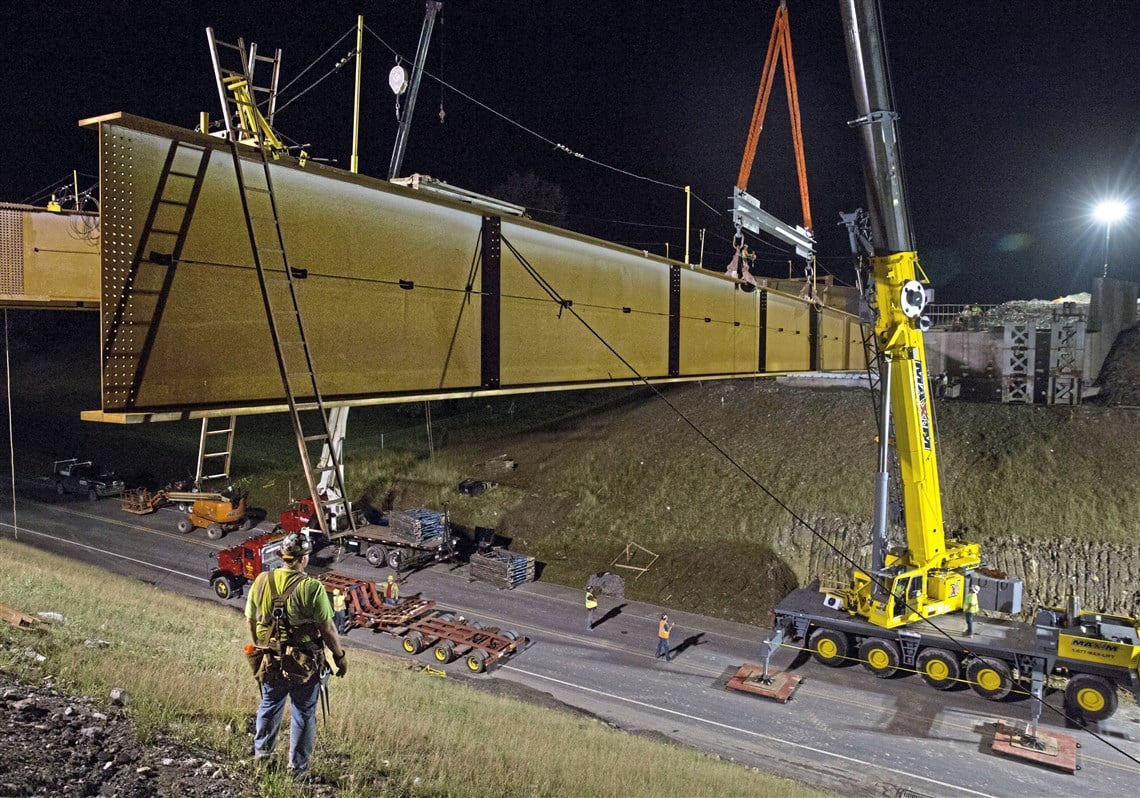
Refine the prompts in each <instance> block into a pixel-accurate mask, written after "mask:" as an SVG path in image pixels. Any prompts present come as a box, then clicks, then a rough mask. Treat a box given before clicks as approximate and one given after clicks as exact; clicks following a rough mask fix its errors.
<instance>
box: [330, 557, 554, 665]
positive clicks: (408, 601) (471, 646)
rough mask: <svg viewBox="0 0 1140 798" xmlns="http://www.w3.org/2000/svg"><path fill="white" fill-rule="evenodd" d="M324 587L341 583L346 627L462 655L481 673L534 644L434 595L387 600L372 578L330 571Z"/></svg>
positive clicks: (442, 657)
mask: <svg viewBox="0 0 1140 798" xmlns="http://www.w3.org/2000/svg"><path fill="white" fill-rule="evenodd" d="M320 580H321V582H322V583H324V586H325V590H326V591H327V592H328V593H330V594H331V593H332V591H333V590H336V589H339V590H340V591H341V592H342V593H343V594H344V596H345V604H346V607H347V610H346V612H347V617H346V621H345V627H346V628H347V629H355V628H368V629H371V630H372V631H373V632H378V633H386V634H390V635H392V636H393V637H397V638H400V640H401V646H402V647H403V649H404V651H406V652H408V653H409V654H413V655H415V654H419V653H420V652H421V651H424V650H426V649H428V648H431V649H432V656H433V657H434V658H435V659H436V661H437V662H441V663H448V662H451V661H452V660H454V659H458V658H460V657H462V658H463V659H464V661H465V663H466V665H467V669H468V670H470V671H472V672H473V673H482V672H483V671H485V670H486V669H487V668H489V667H491V666H493V665H495V664H496V663H498V662H500V661H502V660H505V659H508V658H509V657H512V656H513V655H515V654H516V653H518V652H519V651H521V650H522V649H523V648H526V647H528V646H529V645H530V642H531V641H530V640H529V639H528V638H526V637H523V636H522V635H520V634H519V633H518V632H516V631H514V630H510V629H508V630H505V631H504V630H502V629H499V628H498V627H492V626H485V625H484V624H482V623H480V622H478V621H468V620H467V619H465V618H463V617H462V616H458V615H455V614H453V613H449V612H443V611H441V610H438V609H436V606H435V601H433V600H431V599H425V598H422V597H420V596H419V595H418V594H417V595H413V596H408V597H406V598H403V599H401V600H400V601H399V603H397V604H385V603H384V599H383V597H382V596H381V594H380V591H379V590H377V589H376V585H375V583H373V582H369V581H366V580H361V579H356V578H355V577H350V576H346V575H344V574H340V573H336V572H335V571H329V572H327V573H325V574H323V575H322V576H321V577H320Z"/></svg>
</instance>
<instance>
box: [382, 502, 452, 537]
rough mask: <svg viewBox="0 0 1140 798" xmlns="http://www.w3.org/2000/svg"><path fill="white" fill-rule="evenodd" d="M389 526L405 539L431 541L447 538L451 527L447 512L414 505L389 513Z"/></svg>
mask: <svg viewBox="0 0 1140 798" xmlns="http://www.w3.org/2000/svg"><path fill="white" fill-rule="evenodd" d="M388 528H389V529H391V530H392V532H393V533H395V534H396V535H398V536H399V537H400V538H402V539H404V540H409V541H413V542H415V543H431V542H433V541H436V540H439V539H446V538H447V535H448V528H449V527H448V521H447V513H441V512H439V511H438V510H429V509H428V508H426V507H412V508H411V509H408V510H395V511H393V512H391V513H389V514H388Z"/></svg>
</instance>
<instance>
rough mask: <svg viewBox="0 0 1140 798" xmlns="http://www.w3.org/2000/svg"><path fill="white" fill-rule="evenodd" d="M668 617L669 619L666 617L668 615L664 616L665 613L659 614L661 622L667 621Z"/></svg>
mask: <svg viewBox="0 0 1140 798" xmlns="http://www.w3.org/2000/svg"><path fill="white" fill-rule="evenodd" d="M668 617H669V616H668V615H666V614H665V613H661V620H663V621H664V620H665V619H667V618H668Z"/></svg>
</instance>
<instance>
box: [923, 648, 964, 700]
mask: <svg viewBox="0 0 1140 798" xmlns="http://www.w3.org/2000/svg"><path fill="white" fill-rule="evenodd" d="M918 672H919V675H921V676H922V681H924V682H926V683H927V684H928V685H930V686H931V687H933V688H934V689H935V690H949V689H950V688H951V687H954V686H955V685H959V684H961V677H962V665H961V663H960V662H959V661H958V657H957V656H955V655H954V654H952V653H950V652H949V651H947V650H946V649H944V648H924V649H923V650H922V651H920V652H918Z"/></svg>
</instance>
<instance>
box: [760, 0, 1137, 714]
mask: <svg viewBox="0 0 1140 798" xmlns="http://www.w3.org/2000/svg"><path fill="white" fill-rule="evenodd" d="M840 6H841V10H842V14H843V22H844V30H845V33H846V39H847V51H848V62H849V65H850V71H851V79H852V85H853V87H854V90H855V98H856V105H857V111H858V118H857V119H855V120H854V121H853V122H852V123H851V125H852V127H856V128H858V129H859V130H860V133H861V137H862V145H863V156H864V157H863V160H864V179H865V181H866V187H867V198H868V202H869V205H870V212H869V216H870V222H871V231H870V237H869V240H867V239H865V240H864V243H865V245H866V249H867V250H868V252H869V254H870V255H871V258H870V260H871V275H870V278H871V282H872V283H873V296H871V297H870V301H869V303H868V304H869V307H867V308H866V309H865V310H866V316H867V318H868V319H870V318H873V321H874V337H873V344H874V347H873V348H874V349H875V350H876V354H875V361H876V365H877V372H878V378H879V387H880V388H881V402H880V408H879V463H878V473H877V474H876V479H875V500H874V519H873V523H872V553H871V567H870V568H868V569H862V568H853V569H852V571H851V582H850V584H849V585H848V586H846V587H844V588H840V589H835V590H824V591H821V590H820V589H819V585H818V583H816V584H813V585H812V586H810V587H808V588H801V589H798V590H795V591H793V592H792V593H791V594H790V595H789V596H787V597H786V598H785V599H784V600H783V601H781V602H780V603H779V605H777V607H776V608H775V613H774V614H775V629H774V631H773V633H772V635H771V637H769V639H768V640H767V641H765V643H766V647H767V656H766V661H765V665H764V677H763V679H764V680H766V681H765V683H770V682H771V679H770V677H769V671H768V663H769V662H770V659H771V656H772V653H773V652H774V651H775V650H776V649H777V648H778V647H779V645H781V644H782V643H783V642H784V641H785V640H798V641H803V644H804V645H806V648H807V649H808V650H809V651H810V652H811V653H812V655H813V656H814V657H815V659H816V660H818V661H819V662H821V663H823V664H825V665H830V666H839V665H844V664H847V663H849V662H851V661H853V660H857V661H859V662H861V663H862V664H863V666H864V667H865V668H867V669H868V670H870V671H871V672H872V673H874V674H875V675H876V676H878V677H880V678H889V677H891V676H894V675H895V674H896V673H898V672H899V671H902V670H911V671H917V672H918V673H919V674H920V675H921V677H922V678H923V680H924V681H926V682H927V683H928V684H929V685H931V686H932V687H934V688H936V689H939V690H945V689H949V688H951V687H954V686H955V685H958V684H961V683H962V682H966V683H968V684H969V685H970V687H971V688H973V690H974V691H975V692H977V693H979V694H980V695H982V696H984V697H986V698H989V699H993V700H1000V699H1002V698H1005V697H1006V696H1007V695H1008V694H1009V693H1010V692H1011V691H1012V690H1013V688H1014V685H1015V684H1016V683H1017V682H1026V683H1028V686H1029V690H1030V691H1031V692H1032V694H1033V695H1034V696H1035V697H1036V698H1037V699H1041V698H1042V697H1043V696H1044V692H1045V684H1046V681H1047V678H1048V677H1049V676H1061V677H1067V678H1068V685H1067V687H1066V688H1065V706H1066V710H1067V712H1068V713H1069V714H1070V715H1073V716H1075V717H1077V718H1079V719H1081V720H1082V721H1085V722H1090V721H1100V720H1104V719H1106V718H1108V717H1109V716H1111V715H1112V714H1113V712H1114V711H1115V710H1116V707H1117V689H1118V688H1127V689H1131V690H1132V691H1133V693H1134V694H1136V695H1138V696H1140V621H1138V620H1137V619H1136V618H1125V617H1118V616H1112V615H1106V614H1103V613H1089V612H1084V611H1082V610H1081V608H1080V606H1079V601H1078V600H1077V599H1076V597H1075V596H1070V599H1069V602H1068V606H1067V607H1065V608H1064V609H1057V608H1048V607H1046V608H1039V609H1038V610H1037V611H1036V612H1035V613H1033V618H1032V622H1031V623H1025V622H1020V621H1013V620H994V621H990V620H988V619H987V620H986V621H985V622H983V623H979V629H978V633H977V634H976V635H973V636H970V637H969V639H963V636H962V635H961V634H960V633H958V631H957V629H958V628H959V627H958V626H957V624H954V625H953V627H951V624H949V623H939V622H938V621H931V620H930V619H937V618H939V617H941V616H945V615H947V614H948V613H952V612H956V611H959V610H961V609H962V606H963V599H964V597H965V595H966V591H967V589H969V588H975V587H976V588H977V589H978V590H979V599H980V606H981V608H983V609H989V610H996V611H1001V612H1003V613H1007V614H1009V615H1014V614H1017V613H1019V612H1020V611H1021V582H1020V580H1018V579H1016V578H1010V577H1007V576H1005V575H998V576H993V575H988V574H987V573H984V572H982V571H980V570H979V568H980V566H981V562H982V558H981V553H980V550H979V547H978V545H977V544H974V543H967V542H964V541H960V540H947V538H946V532H945V529H944V527H943V519H942V494H941V490H940V488H939V480H938V461H937V454H936V447H935V429H934V423H933V417H932V414H931V412H930V396H931V394H930V380H929V378H928V375H927V369H926V353H925V349H924V347H923V337H922V332H923V329H925V328H927V327H928V323H927V321H926V320H925V318H924V317H923V309H924V307H925V304H926V295H925V291H924V289H923V285H922V282H921V281H920V278H921V279H922V281H925V279H926V278H925V275H924V274H923V273H922V271H921V269H920V268H919V266H918V256H917V253H916V252H915V248H914V245H913V239H912V236H911V230H910V221H909V218H908V212H907V204H906V199H905V196H904V193H903V179H902V164H901V158H900V155H899V146H898V140H897V132H896V129H895V119H896V114H895V112H894V111H893V110H892V107H891V106H892V103H891V96H890V87H889V84H888V81H887V69H886V59H885V56H884V51H883V45H882V38H881V32H880V30H879V15H878V9H877V6H876V2H875V0H841V2H840ZM868 293H870V292H868ZM892 449H893V451H894V453H895V455H896V457H897V461H898V472H899V479H900V484H901V488H902V491H901V492H902V506H903V511H904V514H905V519H904V524H905V530H906V542H905V545H902V546H893V547H892V546H891V545H890V541H889V539H888V531H889V526H888V518H887V516H888V508H889V505H890V500H889V491H888V485H889V477H890V471H891V468H890V459H891V458H890V453H891V451H892ZM991 573H992V572H991ZM949 628H954V629H955V631H953V632H951V631H948V629H949ZM754 692H759V691H758V690H754ZM1033 703H1034V711H1035V714H1034V720H1033V724H1034V732H1033V734H1032V735H1030V736H1032V737H1035V735H1036V721H1037V718H1038V716H1039V713H1040V707H1041V704H1042V702H1041V701H1040V700H1037V701H1034V702H1033Z"/></svg>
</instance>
